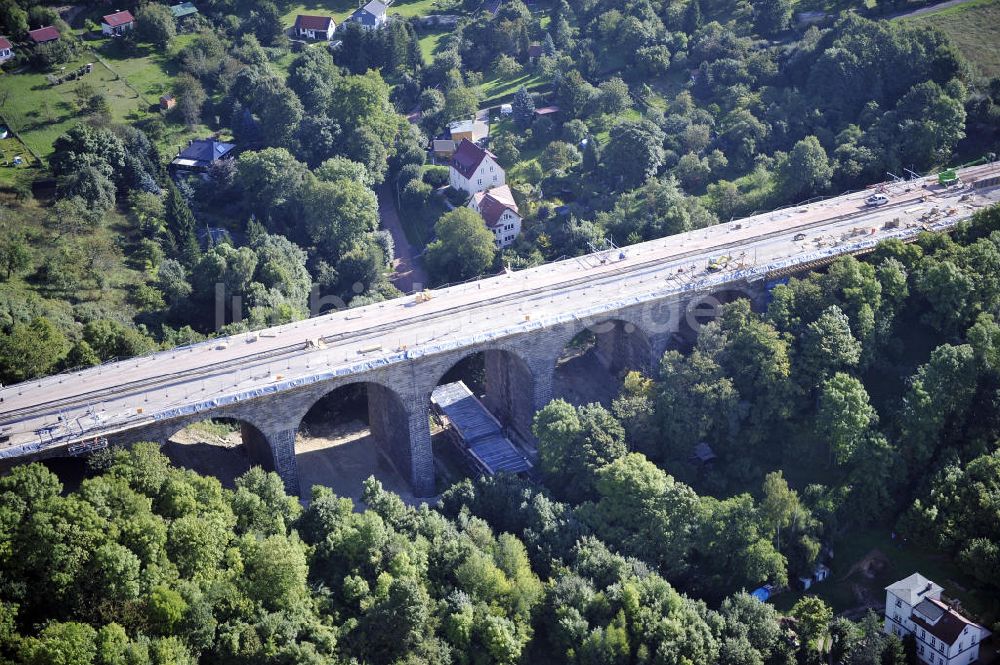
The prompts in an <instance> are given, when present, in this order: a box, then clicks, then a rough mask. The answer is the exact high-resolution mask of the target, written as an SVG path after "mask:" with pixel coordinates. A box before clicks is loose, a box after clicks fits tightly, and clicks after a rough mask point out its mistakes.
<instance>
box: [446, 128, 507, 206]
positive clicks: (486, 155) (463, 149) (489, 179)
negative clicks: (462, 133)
mask: <svg viewBox="0 0 1000 665" xmlns="http://www.w3.org/2000/svg"><path fill="white" fill-rule="evenodd" d="M449 167H450V168H449V171H448V184H449V185H451V187H452V189H459V190H462V191H463V192H465V193H466V194H469V195H470V196H471V195H472V194H475V193H476V192H482V191H485V190H487V189H491V188H493V187H499V186H500V185H505V184H507V178H506V175H505V173H504V170H503V167H501V166H500V163H499V162H498V161H497V156H496V155H494V154H493V153H492V152H490V151H489V150H487V149H485V148H480V147H479V146H478V145H476V144H475V143H473V142H472V141H470V140H468V139H462V142H461V143H459V144H458V146H457V147H456V149H455V154H454V155H452V157H451V164H449Z"/></svg>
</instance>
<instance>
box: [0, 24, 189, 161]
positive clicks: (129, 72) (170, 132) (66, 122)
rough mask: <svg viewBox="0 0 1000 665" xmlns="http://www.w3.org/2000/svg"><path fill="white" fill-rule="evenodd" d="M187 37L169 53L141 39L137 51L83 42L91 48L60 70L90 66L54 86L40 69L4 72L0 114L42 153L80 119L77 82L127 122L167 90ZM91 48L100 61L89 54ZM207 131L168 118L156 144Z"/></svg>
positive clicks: (0, 80) (117, 118) (172, 143)
mask: <svg viewBox="0 0 1000 665" xmlns="http://www.w3.org/2000/svg"><path fill="white" fill-rule="evenodd" d="M192 39H194V35H180V36H178V37H177V39H176V40H175V41H174V43H173V44H172V45H171V48H170V52H169V53H160V52H158V51H156V49H154V48H153V47H151V46H148V45H141V46H140V47H139V50H138V52H136V53H132V54H126V53H123V52H120V51H118V50H117V49H116V48H114V45H112V44H109V43H108V40H100V41H96V42H89V43H88V44H87V45H88V46H89V47H90V48H93V49H94V51H93V52H92V51H90V50H84V51H83V53H82V54H81V55H80V57H79V58H78V59H77V60H75V61H74V62H71V63H68V64H67V65H65V69H64V71H71V70H73V69H75V68H77V67H79V66H81V65H84V64H86V63H88V62H90V63H93V65H94V70H93V71H92V72H91V73H90V74H85V75H84V76H83V78H81V79H77V80H76V81H67V82H65V83H60V84H59V85H55V86H52V85H49V83H48V81H47V80H46V78H45V76H46V75H45V74H44V73H39V72H24V73H20V74H7V75H5V76H2V77H0V93H7V97H6V101H5V103H3V105H2V106H0V115H2V116H3V118H4V119H5V121H6V122H8V123H9V124H10V125H11V126H12V127H14V128H15V129H16V130H17V131H18V132H20V134H21V136H22V138H23V139H24V141H25V143H26V144H27V145H28V146H29V147H31V148H32V149H33V150H34V151H35V152H37V153H38V154H40V155H41V156H42V157H43V158H45V157H48V156H49V155H50V154H52V143H53V141H55V140H56V139H57V138H58V137H59V136H60V135H61V134H63V133H65V132H66V131H67V130H69V129H70V128H71V127H73V126H74V125H75V124H76V123H77V122H79V121H80V120H81V119H82V116H81V115H80V114H79V113H78V112H77V110H76V105H75V96H76V89H77V86H78V85H79V84H80V83H81V82H87V83H89V84H90V85H92V86H93V87H94V88H95V89H96V90H97V91H98V92H101V93H103V94H104V95H105V97H106V98H107V100H108V105H109V106H110V109H111V118H112V120H114V121H115V122H126V123H131V122H133V121H134V120H136V119H139V118H141V117H142V116H143V115H145V114H146V113H148V112H150V110H151V107H154V106H155V105H156V104H157V103H158V101H159V97H160V95H161V94H163V93H164V92H168V91H169V90H170V86H171V83H172V82H173V79H174V77H175V76H176V75H177V73H178V68H177V65H176V62H175V60H174V56H176V54H177V53H178V52H179V50H180V49H181V48H183V47H184V46H185V45H186V44H187V43H189V42H190V41H191V40H192ZM95 52H96V53H97V54H98V55H99V56H100V58H101V59H102V60H103V61H104V62H105V63H107V64H106V65H105V64H103V63H102V62H101V61H99V60H98V59H97V57H95ZM130 86H131V87H130ZM137 91H138V92H137ZM153 112H157V111H155V109H153ZM207 131H208V130H207V128H206V127H204V126H197V127H194V128H192V129H190V130H189V129H188V128H186V127H184V126H182V125H178V124H175V123H168V124H167V131H166V132H165V135H164V137H163V138H162V139H161V140H160V147H161V148H164V149H171V150H172V149H173V148H174V147H175V146H177V145H183V144H184V143H185V142H186V141H187V139H189V138H193V137H195V136H201V135H203V134H205V133H206V132H207Z"/></svg>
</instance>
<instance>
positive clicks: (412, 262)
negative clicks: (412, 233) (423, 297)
mask: <svg viewBox="0 0 1000 665" xmlns="http://www.w3.org/2000/svg"><path fill="white" fill-rule="evenodd" d="M378 214H379V219H380V224H379V225H380V226H381V227H382V228H383V229H387V230H388V231H389V233H390V234H391V235H392V242H393V244H394V245H395V246H396V256H395V257H393V260H392V267H393V270H394V271H395V272H393V274H392V276H391V277H390V280H391V281H392V283H393V284H394V285H395V286H396V288H397V289H399V290H400V291H402V292H403V293H413V292H414V291H415V290H416V289H422V288H424V287H425V286H426V285H427V273H426V272H425V271H424V266H423V264H422V263H421V259H420V251H421V248H417V247H414V246H413V245H411V244H410V241H409V240H407V238H406V233H405V232H404V231H403V223H402V222H401V221H400V220H399V211H398V210H396V200H395V197H394V196H393V192H392V185H390V184H389V183H387V182H386V183H383V184H382V185H381V186H379V188H378Z"/></svg>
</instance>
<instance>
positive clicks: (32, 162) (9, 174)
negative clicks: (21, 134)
mask: <svg viewBox="0 0 1000 665" xmlns="http://www.w3.org/2000/svg"><path fill="white" fill-rule="evenodd" d="M16 157H20V158H21V163H20V164H18V165H16V166H15V165H14V159H15V158H16ZM37 163H38V160H36V159H35V158H34V156H32V154H31V153H30V152H28V149H27V148H25V147H24V144H23V143H21V142H20V141H18V140H17V139H16V138H14V137H13V136H8V137H7V138H5V139H3V140H0V186H10V185H13V184H14V183H16V182H18V181H20V180H22V179H29V180H30V179H31V176H32V174H33V171H32V167H33V166H36V165H37Z"/></svg>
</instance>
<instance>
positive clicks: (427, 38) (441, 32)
mask: <svg viewBox="0 0 1000 665" xmlns="http://www.w3.org/2000/svg"><path fill="white" fill-rule="evenodd" d="M450 32H451V28H434V29H433V30H426V31H424V30H422V31H421V32H419V33H418V34H419V35H420V37H419V39H418V41H419V42H420V54H421V55H422V56H423V58H424V62H425V63H426V64H428V65H429V64H431V62H432V61H433V60H434V54H435V53H437V48H438V44H439V43H440V42H441V38H442V37H444V36H445V35H447V34H448V33H450Z"/></svg>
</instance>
